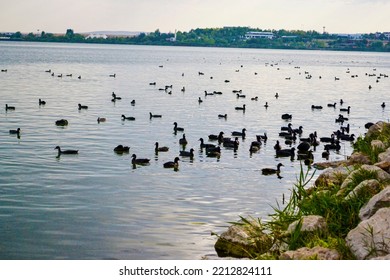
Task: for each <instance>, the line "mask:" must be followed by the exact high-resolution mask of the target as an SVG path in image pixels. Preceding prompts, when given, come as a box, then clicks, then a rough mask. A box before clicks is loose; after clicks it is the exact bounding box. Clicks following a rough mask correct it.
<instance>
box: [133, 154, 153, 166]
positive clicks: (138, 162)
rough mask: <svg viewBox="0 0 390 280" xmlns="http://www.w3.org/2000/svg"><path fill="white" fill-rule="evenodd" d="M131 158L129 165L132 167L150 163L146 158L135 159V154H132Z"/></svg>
mask: <svg viewBox="0 0 390 280" xmlns="http://www.w3.org/2000/svg"><path fill="white" fill-rule="evenodd" d="M131 158H132V159H131V163H132V164H133V165H136V164H139V165H145V164H148V163H149V161H150V159H148V158H137V155H136V154H132V156H131Z"/></svg>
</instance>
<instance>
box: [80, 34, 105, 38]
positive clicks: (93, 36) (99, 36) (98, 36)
mask: <svg viewBox="0 0 390 280" xmlns="http://www.w3.org/2000/svg"><path fill="white" fill-rule="evenodd" d="M99 38H101V39H107V35H105V34H89V35H88V36H87V37H85V39H99Z"/></svg>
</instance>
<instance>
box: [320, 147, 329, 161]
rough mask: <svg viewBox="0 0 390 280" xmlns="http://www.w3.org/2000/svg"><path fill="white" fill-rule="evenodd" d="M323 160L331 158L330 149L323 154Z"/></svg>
mask: <svg viewBox="0 0 390 280" xmlns="http://www.w3.org/2000/svg"><path fill="white" fill-rule="evenodd" d="M321 156H322V158H325V159H328V158H329V149H325V150H324V151H323V152H322V154H321Z"/></svg>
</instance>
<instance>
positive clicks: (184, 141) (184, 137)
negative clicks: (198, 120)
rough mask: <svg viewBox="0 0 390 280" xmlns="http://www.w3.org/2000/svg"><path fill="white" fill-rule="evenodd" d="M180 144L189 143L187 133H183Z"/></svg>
mask: <svg viewBox="0 0 390 280" xmlns="http://www.w3.org/2000/svg"><path fill="white" fill-rule="evenodd" d="M179 144H180V145H187V144H188V141H187V139H186V135H185V134H183V137H182V138H180V139H179Z"/></svg>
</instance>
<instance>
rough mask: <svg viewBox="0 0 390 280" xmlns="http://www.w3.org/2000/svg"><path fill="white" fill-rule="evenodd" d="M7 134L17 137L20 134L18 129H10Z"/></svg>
mask: <svg viewBox="0 0 390 280" xmlns="http://www.w3.org/2000/svg"><path fill="white" fill-rule="evenodd" d="M9 134H17V135H19V134H20V128H19V127H18V128H17V129H11V130H10V131H9Z"/></svg>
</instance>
